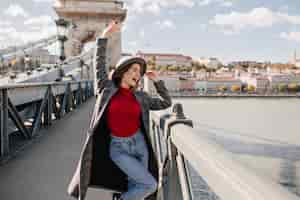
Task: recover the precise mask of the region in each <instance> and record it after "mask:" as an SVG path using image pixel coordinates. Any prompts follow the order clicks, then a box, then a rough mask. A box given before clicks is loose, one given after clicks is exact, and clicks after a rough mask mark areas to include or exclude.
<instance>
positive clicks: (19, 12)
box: [4, 4, 29, 17]
mask: <svg viewBox="0 0 300 200" xmlns="http://www.w3.org/2000/svg"><path fill="white" fill-rule="evenodd" d="M4 14H5V15H8V16H10V17H19V16H20V17H28V16H29V14H28V13H27V12H26V11H25V10H24V8H23V7H21V6H20V5H19V4H10V6H9V7H8V8H7V9H6V10H5V11H4Z"/></svg>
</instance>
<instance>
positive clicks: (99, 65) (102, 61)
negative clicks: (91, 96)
mask: <svg viewBox="0 0 300 200" xmlns="http://www.w3.org/2000/svg"><path fill="white" fill-rule="evenodd" d="M106 47H107V38H101V37H99V38H97V39H96V50H95V55H94V58H95V60H94V65H95V66H94V69H95V72H96V77H95V78H96V81H97V92H98V93H99V92H100V91H101V90H102V89H103V88H104V87H106V86H107V85H108V81H109V80H108V75H107V66H106Z"/></svg>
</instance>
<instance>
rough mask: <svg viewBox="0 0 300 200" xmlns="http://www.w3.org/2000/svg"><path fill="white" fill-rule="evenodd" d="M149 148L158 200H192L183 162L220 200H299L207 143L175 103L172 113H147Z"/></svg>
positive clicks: (186, 169) (212, 143)
mask: <svg viewBox="0 0 300 200" xmlns="http://www.w3.org/2000/svg"><path fill="white" fill-rule="evenodd" d="M150 119H151V127H152V130H151V133H152V134H151V135H152V142H153V144H152V145H153V147H154V149H155V151H156V154H157V156H158V158H159V162H160V164H159V168H160V181H159V182H160V183H159V184H163V185H164V187H162V188H163V189H162V191H159V197H158V199H162V200H164V199H166V200H167V199H175V200H177V199H178V200H182V199H184V200H191V199H194V197H193V192H192V184H191V182H190V177H189V169H188V167H187V163H188V164H190V165H191V166H192V167H193V168H194V169H195V171H196V172H197V173H198V175H199V176H201V177H202V178H203V179H204V180H205V181H206V182H207V184H208V185H209V187H210V188H213V190H214V192H215V193H216V194H217V195H218V196H219V197H220V198H221V199H224V200H226V199H228V200H241V199H243V200H244V199H247V200H265V199H272V200H298V199H299V198H298V197H297V196H296V195H295V194H293V193H291V192H289V191H288V190H287V189H285V188H283V187H282V186H280V185H279V184H276V183H274V182H272V181H271V180H269V179H268V178H267V177H266V178H263V177H264V175H258V174H257V173H254V172H252V171H251V170H250V169H248V168H247V167H246V166H244V165H242V164H240V163H239V162H238V161H234V160H233V159H232V157H231V156H230V155H229V153H228V152H225V150H224V149H223V148H222V147H221V146H219V145H217V144H215V143H214V142H212V141H211V140H209V139H208V138H207V137H205V135H207V133H205V134H203V133H201V132H202V131H204V130H202V131H196V130H195V129H193V128H192V121H191V120H189V119H186V118H185V117H184V115H183V112H182V107H181V106H180V105H178V104H175V105H174V107H173V113H168V112H152V113H151V118H150Z"/></svg>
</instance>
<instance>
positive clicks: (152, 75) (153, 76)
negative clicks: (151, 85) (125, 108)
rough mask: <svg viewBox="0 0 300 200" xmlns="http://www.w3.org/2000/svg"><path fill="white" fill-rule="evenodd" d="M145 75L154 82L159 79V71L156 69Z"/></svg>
mask: <svg viewBox="0 0 300 200" xmlns="http://www.w3.org/2000/svg"><path fill="white" fill-rule="evenodd" d="M145 75H146V76H147V77H148V78H149V79H150V80H152V81H154V82H156V81H158V76H157V73H156V72H154V71H147V72H146V73H145Z"/></svg>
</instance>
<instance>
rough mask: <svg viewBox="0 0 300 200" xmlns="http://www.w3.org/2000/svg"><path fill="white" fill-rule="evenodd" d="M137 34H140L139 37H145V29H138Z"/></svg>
mask: <svg viewBox="0 0 300 200" xmlns="http://www.w3.org/2000/svg"><path fill="white" fill-rule="evenodd" d="M139 36H140V37H141V38H145V30H144V29H142V30H140V32H139Z"/></svg>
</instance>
